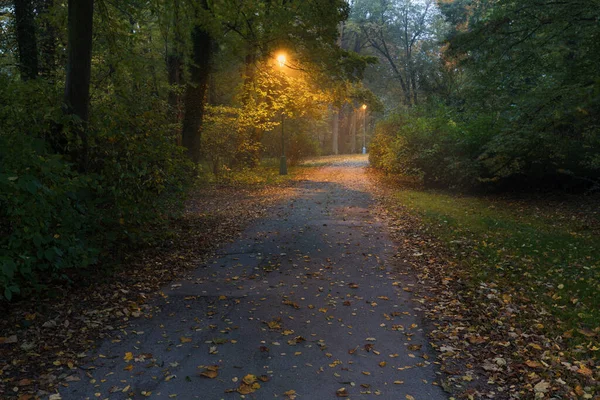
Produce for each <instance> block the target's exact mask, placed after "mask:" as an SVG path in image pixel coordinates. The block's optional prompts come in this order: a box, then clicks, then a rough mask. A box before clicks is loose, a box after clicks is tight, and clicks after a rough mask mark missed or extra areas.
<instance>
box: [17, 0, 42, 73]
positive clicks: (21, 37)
mask: <svg viewBox="0 0 600 400" xmlns="http://www.w3.org/2000/svg"><path fill="white" fill-rule="evenodd" d="M15 25H16V34H17V45H18V47H19V72H20V74H21V79H22V80H24V81H27V80H29V79H35V78H36V77H37V75H38V53H37V40H36V35H35V19H34V14H33V3H32V1H31V0H15Z"/></svg>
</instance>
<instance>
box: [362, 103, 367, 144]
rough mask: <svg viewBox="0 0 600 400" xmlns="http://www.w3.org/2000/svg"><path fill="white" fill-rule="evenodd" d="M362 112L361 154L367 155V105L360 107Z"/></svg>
mask: <svg viewBox="0 0 600 400" xmlns="http://www.w3.org/2000/svg"><path fill="white" fill-rule="evenodd" d="M361 108H362V110H363V149H362V153H363V154H367V105H366V104H363V105H362V107H361Z"/></svg>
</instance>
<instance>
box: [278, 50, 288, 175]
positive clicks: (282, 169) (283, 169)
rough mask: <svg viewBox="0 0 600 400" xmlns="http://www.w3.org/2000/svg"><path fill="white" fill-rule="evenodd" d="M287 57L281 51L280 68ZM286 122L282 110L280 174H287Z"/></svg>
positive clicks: (279, 55) (283, 65)
mask: <svg viewBox="0 0 600 400" xmlns="http://www.w3.org/2000/svg"><path fill="white" fill-rule="evenodd" d="M285 62H286V57H285V54H283V53H280V54H278V55H277V64H279V68H283V67H285ZM283 122H284V111H283V110H281V160H280V161H279V175H287V160H286V158H285V136H284V130H283Z"/></svg>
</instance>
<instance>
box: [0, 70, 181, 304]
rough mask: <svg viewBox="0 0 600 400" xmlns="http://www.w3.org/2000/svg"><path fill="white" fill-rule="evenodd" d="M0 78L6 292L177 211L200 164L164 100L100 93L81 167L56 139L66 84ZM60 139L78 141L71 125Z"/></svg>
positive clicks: (86, 262) (135, 236)
mask: <svg viewBox="0 0 600 400" xmlns="http://www.w3.org/2000/svg"><path fill="white" fill-rule="evenodd" d="M0 79H5V81H6V85H5V86H4V87H3V89H2V90H0V100H1V101H0V104H2V107H0V120H2V121H3V130H2V131H1V132H0V232H1V235H0V252H1V254H2V257H1V258H0V291H1V293H0V295H2V296H3V297H4V298H6V299H9V300H10V299H11V298H13V297H14V295H15V294H20V295H26V294H28V293H30V292H31V291H32V290H34V289H36V288H39V287H40V285H42V284H43V283H45V282H48V281H49V280H52V279H56V278H61V277H64V274H65V273H66V272H67V271H73V270H76V269H81V268H86V267H88V266H90V265H93V264H95V263H96V261H97V260H98V256H99V255H100V252H101V251H102V252H109V251H111V249H114V248H115V247H116V246H117V245H118V244H119V245H122V244H125V243H132V241H137V240H140V239H144V238H145V236H144V232H145V228H146V227H147V226H148V225H150V224H152V225H156V224H160V223H161V222H163V221H165V220H166V219H167V218H168V217H169V215H171V214H172V213H173V212H176V211H177V210H178V207H177V206H178V205H180V204H181V200H182V199H183V195H184V192H183V191H184V189H185V187H186V185H187V183H188V182H189V181H190V178H191V172H192V168H191V165H190V164H189V162H188V161H187V159H186V158H185V157H184V156H183V154H182V149H181V148H180V147H178V146H177V145H176V142H175V138H174V137H173V136H172V135H170V134H168V132H173V130H172V127H171V125H170V124H169V123H168V120H167V119H166V117H165V113H164V111H163V110H165V108H166V107H165V105H164V103H163V102H161V101H157V100H152V98H151V97H149V98H148V100H146V101H137V102H126V101H122V100H120V99H118V98H116V97H113V96H105V97H102V96H98V97H97V98H96V99H95V100H96V101H95V102H94V106H95V108H94V110H95V113H94V114H93V117H92V120H91V121H90V127H89V136H90V147H91V151H90V160H89V168H88V170H87V171H85V172H82V171H78V170H77V169H75V166H74V165H72V163H70V162H69V155H68V154H66V155H59V154H56V153H55V151H54V150H53V149H52V148H51V145H50V143H54V142H56V141H57V140H56V137H57V136H58V133H57V132H59V131H60V127H61V126H67V122H68V121H67V120H65V118H64V117H63V115H62V112H61V110H60V107H59V105H60V101H58V100H57V98H59V94H58V93H57V90H56V89H55V88H54V87H53V86H51V85H48V84H46V83H44V82H43V81H41V80H38V81H31V82H27V83H21V82H16V81H14V82H13V81H10V80H8V79H6V78H5V77H0ZM122 94H123V96H126V95H127V93H126V92H124V91H123V92H122ZM60 141H61V142H62V145H64V148H66V149H67V153H70V152H71V151H74V150H77V149H78V147H79V144H78V142H77V139H76V138H74V137H72V136H71V135H69V134H68V132H67V134H66V136H64V137H63V138H62V139H60Z"/></svg>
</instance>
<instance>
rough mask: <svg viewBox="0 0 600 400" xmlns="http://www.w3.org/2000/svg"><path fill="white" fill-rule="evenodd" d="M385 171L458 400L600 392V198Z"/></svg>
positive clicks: (388, 198) (401, 252)
mask: <svg viewBox="0 0 600 400" xmlns="http://www.w3.org/2000/svg"><path fill="white" fill-rule="evenodd" d="M372 172H373V178H374V179H375V180H376V181H377V183H378V184H377V188H378V194H379V195H380V199H381V200H382V205H383V206H385V209H386V212H387V213H388V215H389V216H390V218H388V223H389V225H390V231H391V234H392V236H393V237H394V238H395V240H396V241H397V242H398V243H400V244H401V245H400V246H399V248H398V255H397V257H400V259H402V260H403V262H404V263H405V264H406V265H408V266H409V267H410V269H411V270H412V271H413V272H414V274H415V276H416V278H417V279H418V281H419V283H420V285H418V288H417V290H416V291H415V296H414V298H415V301H416V302H418V303H420V304H421V305H420V306H419V308H420V309H422V310H423V311H424V312H425V315H426V316H427V320H428V324H430V326H429V327H428V331H429V335H430V338H431V345H432V346H433V347H434V348H435V349H436V350H437V352H438V360H439V363H440V370H441V372H442V379H441V385H442V387H443V388H444V389H445V390H446V391H448V392H449V393H451V394H452V395H453V396H455V397H453V398H468V399H478V398H494V399H524V398H527V399H530V398H531V399H553V398H556V399H558V398H569V399H600V384H599V382H600V363H599V362H598V359H599V357H598V355H599V354H600V342H599V338H600V323H599V321H600V320H599V317H600V307H599V306H598V304H599V299H600V287H599V286H598V285H599V283H600V254H598V253H599V252H598V250H597V249H599V248H600V238H599V237H598V233H599V227H600V209H599V208H598V200H599V199H598V197H595V198H593V197H585V198H584V197H569V198H566V197H563V198H561V199H559V198H541V197H534V196H528V197H526V198H520V199H518V198H500V197H493V196H489V197H475V196H463V195H456V194H449V193H445V192H436V191H427V190H422V188H420V187H419V186H418V185H417V184H415V183H414V182H411V181H408V182H404V181H403V180H401V179H400V178H398V177H384V176H382V175H381V174H378V173H377V172H376V171H372Z"/></svg>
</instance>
